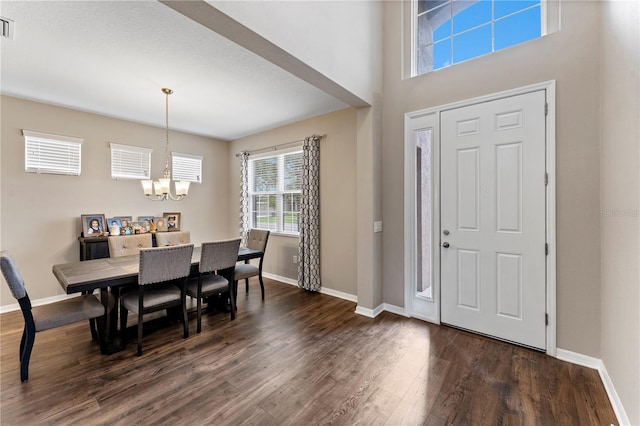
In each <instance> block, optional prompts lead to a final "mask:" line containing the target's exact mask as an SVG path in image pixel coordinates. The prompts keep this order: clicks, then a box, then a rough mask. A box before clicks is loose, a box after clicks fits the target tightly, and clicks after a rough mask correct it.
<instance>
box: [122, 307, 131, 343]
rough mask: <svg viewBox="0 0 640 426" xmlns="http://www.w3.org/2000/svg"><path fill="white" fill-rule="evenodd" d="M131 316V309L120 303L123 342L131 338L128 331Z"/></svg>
mask: <svg viewBox="0 0 640 426" xmlns="http://www.w3.org/2000/svg"><path fill="white" fill-rule="evenodd" d="M128 316H129V311H128V310H127V308H125V307H124V305H123V304H122V303H121V304H120V336H121V338H122V341H123V342H125V343H126V342H127V340H129V334H128V333H127V317H128Z"/></svg>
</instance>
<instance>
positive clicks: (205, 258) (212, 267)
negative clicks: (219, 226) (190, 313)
mask: <svg viewBox="0 0 640 426" xmlns="http://www.w3.org/2000/svg"><path fill="white" fill-rule="evenodd" d="M239 248H240V239H239V238H238V239H236V240H228V241H215V242H210V243H202V248H201V252H200V265H199V267H198V272H199V273H198V279H197V280H191V281H189V283H188V284H187V294H188V295H189V296H191V297H194V298H196V299H197V301H198V302H197V304H198V322H197V327H196V331H197V332H198V333H200V331H201V329H202V299H203V298H211V297H213V296H220V295H223V294H227V293H228V295H229V298H230V299H231V309H230V311H231V319H234V318H235V309H234V307H235V298H234V294H233V291H231V290H232V288H231V285H232V281H229V280H228V279H227V278H225V277H224V276H222V275H220V274H221V273H222V271H223V270H226V272H227V273H228V277H229V278H232V277H233V268H234V267H235V265H236V260H237V259H238V249H239ZM216 272H217V273H216Z"/></svg>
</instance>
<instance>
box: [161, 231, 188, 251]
mask: <svg viewBox="0 0 640 426" xmlns="http://www.w3.org/2000/svg"><path fill="white" fill-rule="evenodd" d="M190 242H191V233H190V232H189V231H173V232H156V245H157V246H158V247H165V246H178V245H180V244H189V243H190Z"/></svg>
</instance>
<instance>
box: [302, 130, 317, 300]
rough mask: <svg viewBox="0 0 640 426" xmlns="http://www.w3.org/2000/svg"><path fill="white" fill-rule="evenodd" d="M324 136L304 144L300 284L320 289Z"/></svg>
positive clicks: (305, 287) (303, 286)
mask: <svg viewBox="0 0 640 426" xmlns="http://www.w3.org/2000/svg"><path fill="white" fill-rule="evenodd" d="M320 139H321V137H320V136H315V135H314V136H311V137H308V138H306V139H305V140H304V144H303V146H302V149H303V154H302V155H303V157H302V196H301V197H300V198H301V200H300V250H299V257H298V287H300V288H303V289H305V290H310V291H320Z"/></svg>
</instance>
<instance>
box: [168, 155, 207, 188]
mask: <svg viewBox="0 0 640 426" xmlns="http://www.w3.org/2000/svg"><path fill="white" fill-rule="evenodd" d="M171 179H173V180H182V181H188V182H197V183H202V157H201V156H199V155H192V154H182V153H180V152H172V153H171Z"/></svg>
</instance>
